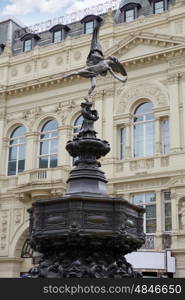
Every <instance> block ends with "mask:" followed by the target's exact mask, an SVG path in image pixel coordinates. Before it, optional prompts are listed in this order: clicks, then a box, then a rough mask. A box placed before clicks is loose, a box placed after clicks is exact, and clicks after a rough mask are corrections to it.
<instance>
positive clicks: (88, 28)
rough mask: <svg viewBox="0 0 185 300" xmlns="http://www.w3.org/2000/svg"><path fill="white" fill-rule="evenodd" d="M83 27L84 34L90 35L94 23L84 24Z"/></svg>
mask: <svg viewBox="0 0 185 300" xmlns="http://www.w3.org/2000/svg"><path fill="white" fill-rule="evenodd" d="M84 26H85V27H84V33H92V32H93V29H94V21H90V22H86V23H85V24H84Z"/></svg>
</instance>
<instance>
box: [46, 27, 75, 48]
mask: <svg viewBox="0 0 185 300" xmlns="http://www.w3.org/2000/svg"><path fill="white" fill-rule="evenodd" d="M69 30H70V28H69V27H68V26H66V25H62V24H57V25H55V26H53V27H52V28H51V29H50V30H49V31H50V32H51V33H52V41H53V43H60V42H62V41H63V40H64V39H65V37H66V36H67V33H68V31H69Z"/></svg>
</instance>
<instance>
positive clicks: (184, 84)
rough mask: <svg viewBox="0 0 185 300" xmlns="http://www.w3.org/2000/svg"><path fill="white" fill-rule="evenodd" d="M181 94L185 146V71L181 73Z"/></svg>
mask: <svg viewBox="0 0 185 300" xmlns="http://www.w3.org/2000/svg"><path fill="white" fill-rule="evenodd" d="M181 95H182V109H183V120H182V121H183V129H182V131H181V132H182V134H183V146H184V148H185V73H182V74H181Z"/></svg>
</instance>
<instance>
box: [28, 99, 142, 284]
mask: <svg viewBox="0 0 185 300" xmlns="http://www.w3.org/2000/svg"><path fill="white" fill-rule="evenodd" d="M81 106H82V115H83V117H84V121H83V125H82V128H81V130H80V132H79V134H78V135H77V137H75V138H73V140H72V141H69V142H68V143H67V145H66V149H67V151H68V152H69V153H70V155H71V156H72V157H74V158H76V157H78V159H77V160H76V161H75V165H76V166H75V168H74V169H73V170H72V171H71V172H70V176H69V179H68V181H67V183H68V186H67V192H66V194H65V195H64V197H62V198H57V199H50V200H40V201H36V202H34V203H33V205H32V208H31V209H30V210H29V212H30V236H29V243H30V245H31V247H32V248H33V249H34V251H38V252H40V253H41V254H42V258H41V260H40V262H39V265H38V266H36V267H34V268H32V269H31V270H30V276H31V277H34V278H38V277H41V278H71V277H75V278H109V277H113V278H123V277H137V276H139V275H138V273H137V272H134V270H133V268H132V266H131V265H130V264H129V263H128V262H127V261H126V259H125V257H124V255H126V254H127V253H130V252H132V251H136V250H137V249H138V248H140V247H141V246H142V244H143V243H144V241H145V239H144V234H143V225H142V224H143V213H144V209H143V208H141V207H137V206H135V205H132V204H130V203H128V202H127V201H125V200H124V199H123V198H112V197H109V196H108V194H107V190H106V183H107V180H106V178H105V175H104V173H103V172H102V171H101V170H100V169H99V167H100V163H99V162H98V161H97V159H99V158H100V157H101V156H104V155H106V154H107V153H108V152H109V151H110V146H109V144H108V142H106V141H102V140H100V139H98V138H96V132H95V131H94V126H93V124H94V122H95V121H96V120H97V119H98V114H97V111H96V110H91V107H92V103H90V102H86V103H82V105H81Z"/></svg>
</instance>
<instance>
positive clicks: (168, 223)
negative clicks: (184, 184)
mask: <svg viewBox="0 0 185 300" xmlns="http://www.w3.org/2000/svg"><path fill="white" fill-rule="evenodd" d="M163 198H164V217H165V224H164V229H165V231H171V229H172V212H171V192H170V191H164V192H163Z"/></svg>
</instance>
